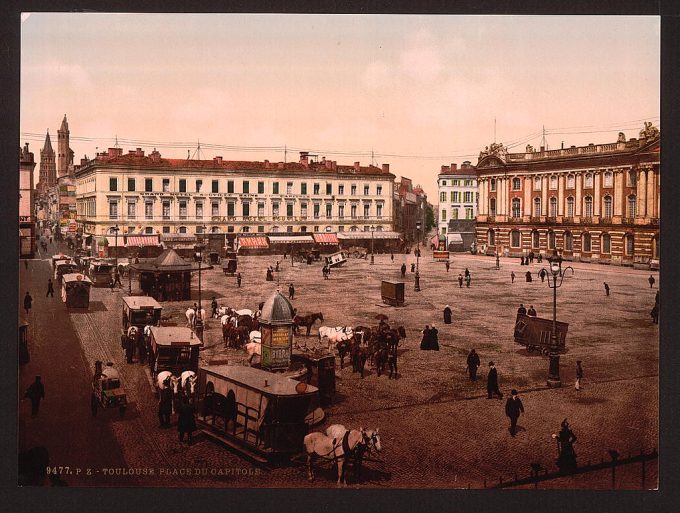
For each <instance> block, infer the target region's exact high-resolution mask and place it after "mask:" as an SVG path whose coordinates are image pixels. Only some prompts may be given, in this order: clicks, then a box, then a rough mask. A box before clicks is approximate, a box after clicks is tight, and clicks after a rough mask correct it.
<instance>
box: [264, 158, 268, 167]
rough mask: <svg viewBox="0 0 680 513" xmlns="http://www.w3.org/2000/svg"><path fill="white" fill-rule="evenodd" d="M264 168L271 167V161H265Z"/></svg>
mask: <svg viewBox="0 0 680 513" xmlns="http://www.w3.org/2000/svg"><path fill="white" fill-rule="evenodd" d="M264 168H265V169H269V161H268V160H265V161H264Z"/></svg>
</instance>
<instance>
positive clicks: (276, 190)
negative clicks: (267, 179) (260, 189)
mask: <svg viewBox="0 0 680 513" xmlns="http://www.w3.org/2000/svg"><path fill="white" fill-rule="evenodd" d="M272 194H279V182H274V183H273V184H272Z"/></svg>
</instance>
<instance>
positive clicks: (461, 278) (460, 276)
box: [458, 273, 463, 289]
mask: <svg viewBox="0 0 680 513" xmlns="http://www.w3.org/2000/svg"><path fill="white" fill-rule="evenodd" d="M458 287H459V288H461V289H462V288H463V275H462V274H461V273H458Z"/></svg>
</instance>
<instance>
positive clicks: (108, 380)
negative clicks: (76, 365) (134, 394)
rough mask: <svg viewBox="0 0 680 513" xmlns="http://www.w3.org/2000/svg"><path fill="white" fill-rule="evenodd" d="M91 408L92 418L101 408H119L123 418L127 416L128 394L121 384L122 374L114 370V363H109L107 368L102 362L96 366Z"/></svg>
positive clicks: (97, 362)
mask: <svg viewBox="0 0 680 513" xmlns="http://www.w3.org/2000/svg"><path fill="white" fill-rule="evenodd" d="M91 406H92V416H95V415H97V410H98V409H99V408H104V409H108V408H118V413H119V415H120V416H121V417H123V416H124V415H125V409H126V408H127V394H126V393H125V389H124V388H123V386H122V385H121V383H120V374H118V371H117V370H116V369H114V367H113V363H112V362H107V364H106V367H104V366H103V365H102V362H100V361H96V362H95V364H94V377H93V378H92V400H91Z"/></svg>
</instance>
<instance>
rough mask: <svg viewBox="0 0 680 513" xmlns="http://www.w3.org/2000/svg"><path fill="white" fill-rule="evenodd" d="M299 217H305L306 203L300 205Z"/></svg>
mask: <svg viewBox="0 0 680 513" xmlns="http://www.w3.org/2000/svg"><path fill="white" fill-rule="evenodd" d="M300 215H301V216H302V217H305V218H306V217H307V203H300Z"/></svg>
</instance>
